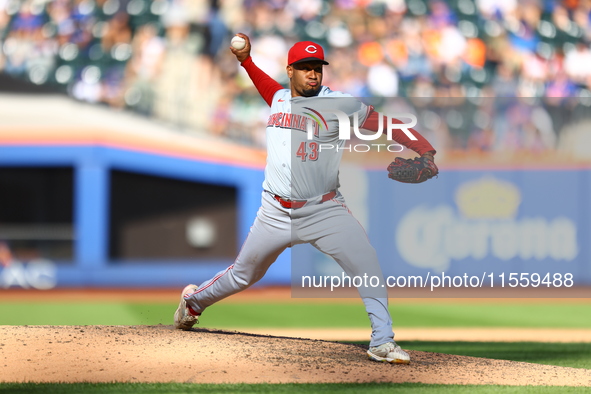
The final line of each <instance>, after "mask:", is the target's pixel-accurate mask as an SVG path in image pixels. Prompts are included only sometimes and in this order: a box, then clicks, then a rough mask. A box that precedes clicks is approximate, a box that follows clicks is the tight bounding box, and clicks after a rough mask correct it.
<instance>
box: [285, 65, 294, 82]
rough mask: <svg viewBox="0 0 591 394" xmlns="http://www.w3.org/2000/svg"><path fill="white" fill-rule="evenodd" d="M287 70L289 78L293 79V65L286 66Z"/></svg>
mask: <svg viewBox="0 0 591 394" xmlns="http://www.w3.org/2000/svg"><path fill="white" fill-rule="evenodd" d="M285 70H286V71H287V78H289V79H291V77H292V76H293V67H292V66H287V67H285Z"/></svg>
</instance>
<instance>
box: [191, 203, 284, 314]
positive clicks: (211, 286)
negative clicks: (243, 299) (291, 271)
mask: <svg viewBox="0 0 591 394" xmlns="http://www.w3.org/2000/svg"><path fill="white" fill-rule="evenodd" d="M290 242H291V227H290V219H289V214H288V212H287V211H286V210H284V209H283V208H281V207H280V206H279V205H278V204H277V203H276V201H275V200H273V199H271V198H270V197H269V196H268V194H267V193H263V199H262V204H261V207H260V209H259V211H258V213H257V217H256V219H255V221H254V224H253V225H252V227H251V229H250V232H249V234H248V237H247V238H246V241H245V242H244V244H243V245H242V248H241V250H240V253H239V254H238V257H237V258H236V260H235V261H234V264H232V265H231V266H229V267H228V268H226V269H225V270H223V271H220V272H218V273H217V274H216V275H215V276H214V277H213V278H211V279H209V280H207V281H205V282H203V283H202V284H201V285H199V287H198V288H197V289H196V291H195V292H193V293H192V294H189V295H187V296H186V297H185V300H186V302H187V304H188V306H189V307H190V308H191V309H192V310H193V311H194V312H195V313H197V314H200V313H201V312H203V310H204V309H205V308H207V307H208V306H210V305H212V304H214V303H215V302H217V301H220V300H222V299H224V298H226V297H228V296H230V295H232V294H235V293H238V292H239V291H241V290H244V289H246V288H248V287H249V286H251V285H252V284H254V283H256V282H257V281H259V280H260V279H261V278H262V277H263V276H264V275H265V273H266V272H267V269H268V268H269V266H270V265H271V264H273V262H275V260H276V259H277V257H278V256H279V255H280V254H281V252H283V251H284V250H285V249H286V248H287V247H288V246H289V245H290Z"/></svg>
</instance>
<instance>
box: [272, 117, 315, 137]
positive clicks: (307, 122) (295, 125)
mask: <svg viewBox="0 0 591 394" xmlns="http://www.w3.org/2000/svg"><path fill="white" fill-rule="evenodd" d="M269 126H271V127H281V128H284V129H294V130H299V131H303V132H308V127H312V128H313V130H314V136H315V137H318V136H319V135H320V125H319V124H318V122H316V121H315V120H314V119H312V118H309V117H307V116H303V115H297V114H290V113H285V112H277V113H274V114H272V115H271V116H269V120H268V121H267V127H269Z"/></svg>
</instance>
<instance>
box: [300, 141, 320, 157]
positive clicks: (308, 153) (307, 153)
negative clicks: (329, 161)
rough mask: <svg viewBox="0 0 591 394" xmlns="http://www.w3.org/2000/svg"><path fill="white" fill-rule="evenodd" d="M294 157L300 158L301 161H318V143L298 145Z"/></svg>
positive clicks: (307, 142)
mask: <svg viewBox="0 0 591 394" xmlns="http://www.w3.org/2000/svg"><path fill="white" fill-rule="evenodd" d="M296 156H297V157H299V158H301V159H302V161H306V160H318V142H314V141H311V142H309V141H304V142H302V143H300V146H299V147H298V150H297V152H296Z"/></svg>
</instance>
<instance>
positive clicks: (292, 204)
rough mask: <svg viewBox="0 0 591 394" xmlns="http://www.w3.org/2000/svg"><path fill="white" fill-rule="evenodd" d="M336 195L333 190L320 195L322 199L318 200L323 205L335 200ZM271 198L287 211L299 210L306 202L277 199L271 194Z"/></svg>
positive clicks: (277, 197) (276, 196)
mask: <svg viewBox="0 0 591 394" xmlns="http://www.w3.org/2000/svg"><path fill="white" fill-rule="evenodd" d="M336 195H337V192H336V191H335V190H333V191H331V192H328V193H326V194H323V195H322V198H321V199H320V202H321V203H323V202H325V201H328V200H331V199H333V198H335V197H336ZM272 196H273V198H274V199H275V200H277V201H279V204H281V206H282V207H283V208H287V209H297V208H301V207H303V206H304V205H306V203H307V202H308V200H286V199H284V198H281V197H279V196H278V195H276V194H272Z"/></svg>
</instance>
